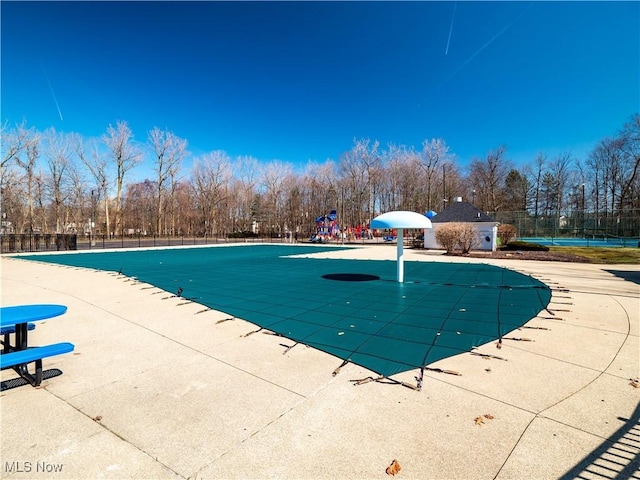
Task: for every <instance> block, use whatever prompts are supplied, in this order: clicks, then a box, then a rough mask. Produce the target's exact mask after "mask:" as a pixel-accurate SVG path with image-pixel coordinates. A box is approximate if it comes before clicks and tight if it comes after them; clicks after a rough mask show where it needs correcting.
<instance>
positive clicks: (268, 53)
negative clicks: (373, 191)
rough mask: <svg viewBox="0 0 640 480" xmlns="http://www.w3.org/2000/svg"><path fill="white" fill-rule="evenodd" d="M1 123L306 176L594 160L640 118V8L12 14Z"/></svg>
mask: <svg viewBox="0 0 640 480" xmlns="http://www.w3.org/2000/svg"><path fill="white" fill-rule="evenodd" d="M1 14H2V44H1V47H2V52H1V53H2V72H1V75H2V85H1V89H2V90H1V93H2V100H1V102H2V103H1V118H2V120H3V121H8V122H9V123H11V124H15V123H17V122H20V121H21V120H22V119H26V120H27V122H28V125H30V126H35V127H36V128H38V129H42V130H44V129H46V128H48V127H51V126H53V127H55V128H56V129H57V130H59V131H65V132H78V133H80V134H82V135H83V136H85V137H91V136H99V135H101V134H103V133H104V132H105V131H106V129H107V126H108V125H109V124H113V125H115V123H116V121H119V120H124V121H127V122H128V123H129V125H130V127H131V128H132V130H133V132H134V134H135V137H136V140H139V141H144V140H146V132H147V131H148V130H150V129H151V128H152V127H154V126H158V127H160V128H163V129H168V130H171V131H173V132H174V133H175V134H177V135H179V136H181V137H183V138H186V139H187V140H188V141H189V148H190V150H191V151H192V152H193V153H194V154H201V153H204V152H208V151H212V150H217V149H222V150H225V151H227V152H228V153H229V154H230V155H231V156H232V157H235V156H238V155H252V156H254V157H257V158H258V159H260V160H263V161H268V160H273V159H278V160H282V161H287V162H292V163H294V164H300V165H304V164H306V163H307V161H308V160H315V161H319V162H322V161H324V160H326V159H327V158H332V159H334V160H337V159H338V158H339V156H340V154H341V153H343V152H345V151H346V150H348V149H349V148H350V147H351V145H352V141H353V139H354V138H370V139H377V140H379V141H380V143H381V145H382V146H385V145H386V144H387V143H395V144H404V145H413V146H415V147H417V148H419V147H420V145H421V143H422V141H423V140H425V139H431V138H437V137H441V138H444V139H445V140H446V142H447V144H448V145H449V146H450V148H451V151H452V152H453V153H455V154H456V155H457V156H458V158H459V160H460V162H461V163H462V164H465V163H468V162H469V161H470V160H471V159H472V158H473V157H475V156H477V157H482V156H484V155H485V154H486V153H487V152H488V151H489V150H490V149H493V148H496V147H497V146H499V145H501V144H504V145H506V146H507V148H508V151H509V155H510V158H512V159H514V160H515V161H516V162H525V161H531V160H533V158H534V157H535V155H536V154H537V152H541V151H542V152H545V153H547V154H549V155H554V154H558V153H562V152H571V153H573V154H574V155H576V156H584V155H585V154H586V152H588V151H589V150H590V149H591V148H592V147H593V145H594V144H595V143H596V142H597V141H598V140H600V139H602V138H604V137H606V136H610V135H614V134H615V133H616V131H617V130H618V129H619V128H620V127H621V126H622V125H623V124H624V123H625V122H626V121H627V120H628V119H629V117H630V116H631V115H632V114H633V113H636V112H638V111H640V3H639V2H620V3H618V2H401V3H399V2H393V3H387V2H346V3H342V2H300V3H299V2H282V3H275V2H257V3H253V2H175V3H174V2H76V1H74V2H66V3H63V2H13V1H3V2H2V4H1Z"/></svg>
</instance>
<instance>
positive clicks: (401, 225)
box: [371, 210, 431, 283]
mask: <svg viewBox="0 0 640 480" xmlns="http://www.w3.org/2000/svg"><path fill="white" fill-rule="evenodd" d="M371 228H391V229H395V230H397V232H398V246H397V264H398V265H397V268H398V282H400V283H402V282H404V254H403V248H404V245H403V244H404V239H403V230H404V229H405V228H431V220H429V219H428V218H427V217H425V216H424V215H421V214H420V213H416V212H407V211H403V210H400V211H396V212H387V213H383V214H382V215H378V216H377V217H376V218H374V219H373V220H371Z"/></svg>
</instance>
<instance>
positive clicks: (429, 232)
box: [424, 222, 498, 252]
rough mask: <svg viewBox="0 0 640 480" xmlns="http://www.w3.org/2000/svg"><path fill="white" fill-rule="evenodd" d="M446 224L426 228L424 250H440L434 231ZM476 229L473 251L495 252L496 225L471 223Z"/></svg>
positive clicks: (496, 241)
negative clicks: (476, 235)
mask: <svg viewBox="0 0 640 480" xmlns="http://www.w3.org/2000/svg"><path fill="white" fill-rule="evenodd" d="M445 225H446V223H434V224H433V228H427V229H425V232H424V248H435V249H441V248H442V246H441V245H440V244H439V243H438V242H437V241H436V231H437V230H438V228H440V227H443V226H445ZM473 226H474V227H476V228H477V229H478V246H477V247H476V248H474V250H484V251H488V252H495V251H496V248H497V246H498V225H497V224H496V223H493V222H491V223H487V222H484V223H473Z"/></svg>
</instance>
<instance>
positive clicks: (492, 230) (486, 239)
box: [424, 197, 499, 252]
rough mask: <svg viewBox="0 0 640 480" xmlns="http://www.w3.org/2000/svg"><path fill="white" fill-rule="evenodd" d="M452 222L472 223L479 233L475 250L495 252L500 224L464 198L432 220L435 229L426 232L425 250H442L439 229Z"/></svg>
mask: <svg viewBox="0 0 640 480" xmlns="http://www.w3.org/2000/svg"><path fill="white" fill-rule="evenodd" d="M452 222H460V223H471V224H473V226H474V227H475V228H476V229H477V231H478V246H477V247H475V248H474V250H485V251H491V252H493V251H495V250H496V248H497V244H498V224H499V222H496V221H495V220H494V219H493V218H491V217H490V216H489V215H487V214H486V213H484V212H482V211H480V210H479V209H478V208H476V207H474V206H473V205H471V204H470V203H469V202H463V201H462V197H455V198H454V201H453V202H452V203H451V205H449V206H448V207H447V208H445V209H444V210H443V211H442V212H440V213H438V214H437V215H434V216H433V217H432V218H431V224H432V226H433V228H431V229H426V230H425V232H424V248H442V246H441V245H440V244H439V243H438V242H437V241H436V232H437V231H438V228H441V227H442V226H443V225H446V224H447V223H452Z"/></svg>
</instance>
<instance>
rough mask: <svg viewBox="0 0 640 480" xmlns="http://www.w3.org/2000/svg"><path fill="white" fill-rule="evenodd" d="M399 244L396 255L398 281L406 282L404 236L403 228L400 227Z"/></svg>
mask: <svg viewBox="0 0 640 480" xmlns="http://www.w3.org/2000/svg"><path fill="white" fill-rule="evenodd" d="M397 230H398V245H397V247H396V256H397V257H398V282H400V283H403V282H404V252H403V247H404V238H403V233H404V232H403V229H402V228H398V229H397Z"/></svg>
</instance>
